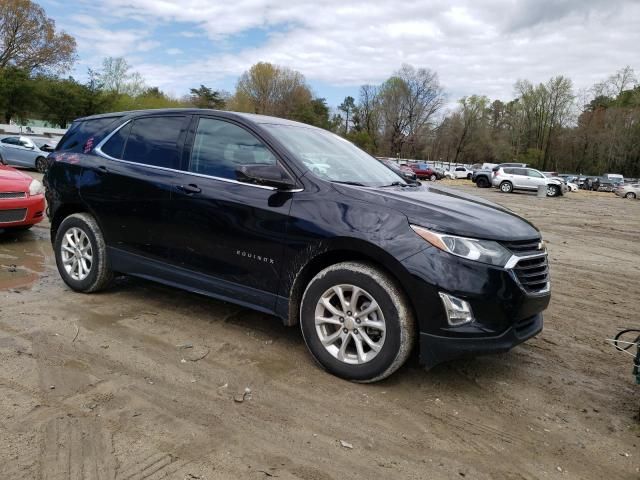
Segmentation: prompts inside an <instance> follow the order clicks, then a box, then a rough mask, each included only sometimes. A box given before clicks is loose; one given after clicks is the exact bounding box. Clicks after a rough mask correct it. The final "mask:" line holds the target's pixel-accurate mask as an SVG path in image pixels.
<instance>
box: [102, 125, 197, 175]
mask: <svg viewBox="0 0 640 480" xmlns="http://www.w3.org/2000/svg"><path fill="white" fill-rule="evenodd" d="M186 123H187V117H185V116H175V117H173V116H172V117H146V118H139V119H136V120H134V121H133V122H132V125H131V129H130V131H129V135H128V138H127V140H126V143H125V146H124V155H123V156H122V158H123V159H124V160H127V161H129V162H135V163H142V164H145V165H152V166H154V167H164V168H173V169H178V168H179V167H180V138H181V136H182V134H183V133H184V130H185V127H186ZM105 153H106V152H105Z"/></svg>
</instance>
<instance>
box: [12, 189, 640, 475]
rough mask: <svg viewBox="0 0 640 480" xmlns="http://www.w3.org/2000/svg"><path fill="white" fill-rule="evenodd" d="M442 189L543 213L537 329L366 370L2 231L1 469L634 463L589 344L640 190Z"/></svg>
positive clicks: (339, 471)
mask: <svg viewBox="0 0 640 480" xmlns="http://www.w3.org/2000/svg"><path fill="white" fill-rule="evenodd" d="M455 188H460V189H462V190H464V191H466V192H470V193H475V194H478V195H481V196H483V197H485V198H489V199H492V200H494V201H496V202H498V203H501V204H504V205H506V206H507V207H509V208H511V209H513V210H514V211H516V212H518V213H520V214H522V215H524V216H525V217H526V218H528V219H529V220H531V221H533V222H534V223H535V224H536V225H538V226H539V227H540V228H541V230H542V232H543V235H544V237H545V238H546V240H547V242H548V248H549V250H550V258H551V270H552V280H553V300H552V303H551V306H550V308H549V310H548V312H547V314H546V318H545V321H546V323H545V329H544V331H543V333H542V334H541V335H540V336H538V337H537V338H535V339H533V340H531V341H529V342H527V343H526V344H524V345H522V346H519V347H517V348H515V349H514V350H513V351H511V352H509V353H507V354H503V355H496V356H489V357H482V358H477V359H474V360H465V361H456V362H453V363H449V364H446V365H441V366H439V367H437V368H435V369H433V370H432V371H429V372H425V371H424V370H422V369H420V368H418V367H417V366H416V365H412V366H408V367H406V368H403V369H402V370H401V371H399V372H398V373H396V374H395V375H394V376H393V377H392V378H391V379H389V380H387V381H384V382H381V383H378V384H375V385H356V384H352V383H348V382H345V381H342V380H339V379H337V378H335V377H332V376H330V375H328V374H326V373H324V372H323V371H322V370H320V369H319V368H318V367H317V366H316V365H315V364H314V363H313V361H312V360H311V357H310V356H309V355H308V354H307V352H306V349H305V346H304V343H303V341H302V338H301V335H300V333H299V330H298V329H288V328H285V327H283V326H282V325H281V324H280V323H279V321H278V320H277V319H275V318H271V317H268V316H265V315H263V314H259V313H254V312H251V311H248V310H245V309H242V308H239V307H236V306H234V305H231V304H227V303H223V302H219V301H215V300H212V299H209V298H205V297H201V296H198V295H193V294H189V293H185V292H182V291H178V290H173V289H170V288H166V287H162V286H158V285H155V284H152V283H148V282H144V281H141V280H135V279H122V280H119V281H118V282H117V283H116V285H115V286H114V287H113V288H112V289H111V290H109V291H108V292H105V293H102V294H95V295H82V294H77V293H73V292H71V291H70V290H69V289H68V288H67V287H66V286H65V285H64V284H63V282H62V281H61V280H60V278H59V277H58V274H57V272H56V269H55V266H54V260H53V255H52V251H51V247H50V244H49V233H48V230H47V225H46V224H43V225H41V226H38V227H36V228H34V229H32V231H30V232H27V233H24V234H21V235H4V236H0V365H1V367H2V368H1V369H0V478H2V479H10V480H14V479H22V478H24V479H37V478H44V479H64V478H72V479H113V478H117V479H142V478H149V479H156V478H172V479H173V478H175V479H198V478H199V479H226V478H229V479H237V478H243V479H244V478H247V479H267V478H279V479H291V478H301V479H308V480H311V479H314V480H325V479H326V480H329V479H335V480H339V479H359V478H362V479H376V478H384V479H387V478H393V479H396V478H398V479H405V478H406V479H440V478H443V479H450V478H451V479H454V478H457V479H460V478H463V477H464V478H470V479H537V478H541V479H545V478H574V479H604V478H606V479H638V478H640V448H639V446H640V423H639V422H638V420H637V418H634V417H635V416H637V414H638V409H639V408H640V395H639V393H640V387H639V386H636V385H634V383H633V378H632V375H631V366H632V359H631V357H627V356H625V355H623V354H621V353H619V352H616V351H615V350H614V349H613V347H611V346H610V345H608V344H607V343H606V342H605V338H608V337H611V336H612V335H613V334H614V333H615V332H616V331H617V330H618V329H620V328H622V327H631V326H636V327H638V326H639V325H640V317H639V314H640V201H635V202H633V201H626V200H622V199H618V198H616V197H614V196H613V195H612V194H604V193H603V194H599V193H589V192H579V193H573V194H568V195H567V196H566V197H564V198H558V199H538V198H536V197H535V196H534V195H529V194H511V195H505V194H500V193H498V192H497V191H495V190H480V189H476V188H473V187H472V186H471V185H470V184H468V183H467V182H466V181H462V180H461V181H458V182H456V183H455ZM12 265H15V267H12ZM186 346H191V348H185V347H186ZM245 388H249V389H250V390H251V392H250V394H247V395H246V396H245V398H244V401H243V402H237V401H235V400H234V397H237V398H238V399H240V398H241V397H242V396H243V395H242V393H243V392H244V391H245ZM238 395H239V397H238ZM341 440H342V441H344V442H347V443H348V444H350V446H352V447H353V448H347V447H345V446H343V445H341V442H340V441H341Z"/></svg>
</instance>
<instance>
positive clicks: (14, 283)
mask: <svg viewBox="0 0 640 480" xmlns="http://www.w3.org/2000/svg"><path fill="white" fill-rule="evenodd" d="M38 230H41V229H33V230H31V231H28V232H20V233H9V232H5V233H0V291H2V290H9V289H24V288H30V287H31V286H33V284H34V283H36V282H37V281H38V279H39V278H40V277H41V276H42V275H43V274H44V271H45V265H46V261H47V256H48V254H50V252H51V245H50V244H49V239H48V238H46V235H45V234H46V231H43V232H40V231H38Z"/></svg>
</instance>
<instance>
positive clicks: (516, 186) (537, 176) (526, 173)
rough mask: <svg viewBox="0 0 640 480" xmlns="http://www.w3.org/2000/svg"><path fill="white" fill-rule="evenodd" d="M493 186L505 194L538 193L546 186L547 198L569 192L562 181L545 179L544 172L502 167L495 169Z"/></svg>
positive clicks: (492, 179)
mask: <svg viewBox="0 0 640 480" xmlns="http://www.w3.org/2000/svg"><path fill="white" fill-rule="evenodd" d="M491 185H493V186H494V187H495V188H499V189H500V191H501V192H503V193H511V192H513V191H514V190H528V191H537V190H538V187H539V186H545V187H546V189H547V197H557V196H559V195H562V194H563V193H565V192H566V190H567V186H566V185H565V184H564V183H563V182H562V181H561V180H559V179H555V178H549V177H545V176H544V174H543V173H542V172H540V171H538V170H535V169H533V168H522V167H506V166H502V165H501V166H499V167H497V168H495V167H494V169H493V171H492V176H491Z"/></svg>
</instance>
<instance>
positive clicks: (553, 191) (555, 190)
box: [547, 185, 560, 197]
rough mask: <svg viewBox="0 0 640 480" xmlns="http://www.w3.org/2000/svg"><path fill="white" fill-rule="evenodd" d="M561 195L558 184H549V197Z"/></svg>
mask: <svg viewBox="0 0 640 480" xmlns="http://www.w3.org/2000/svg"><path fill="white" fill-rule="evenodd" d="M558 195H560V187H558V186H557V185H547V197H557V196H558Z"/></svg>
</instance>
